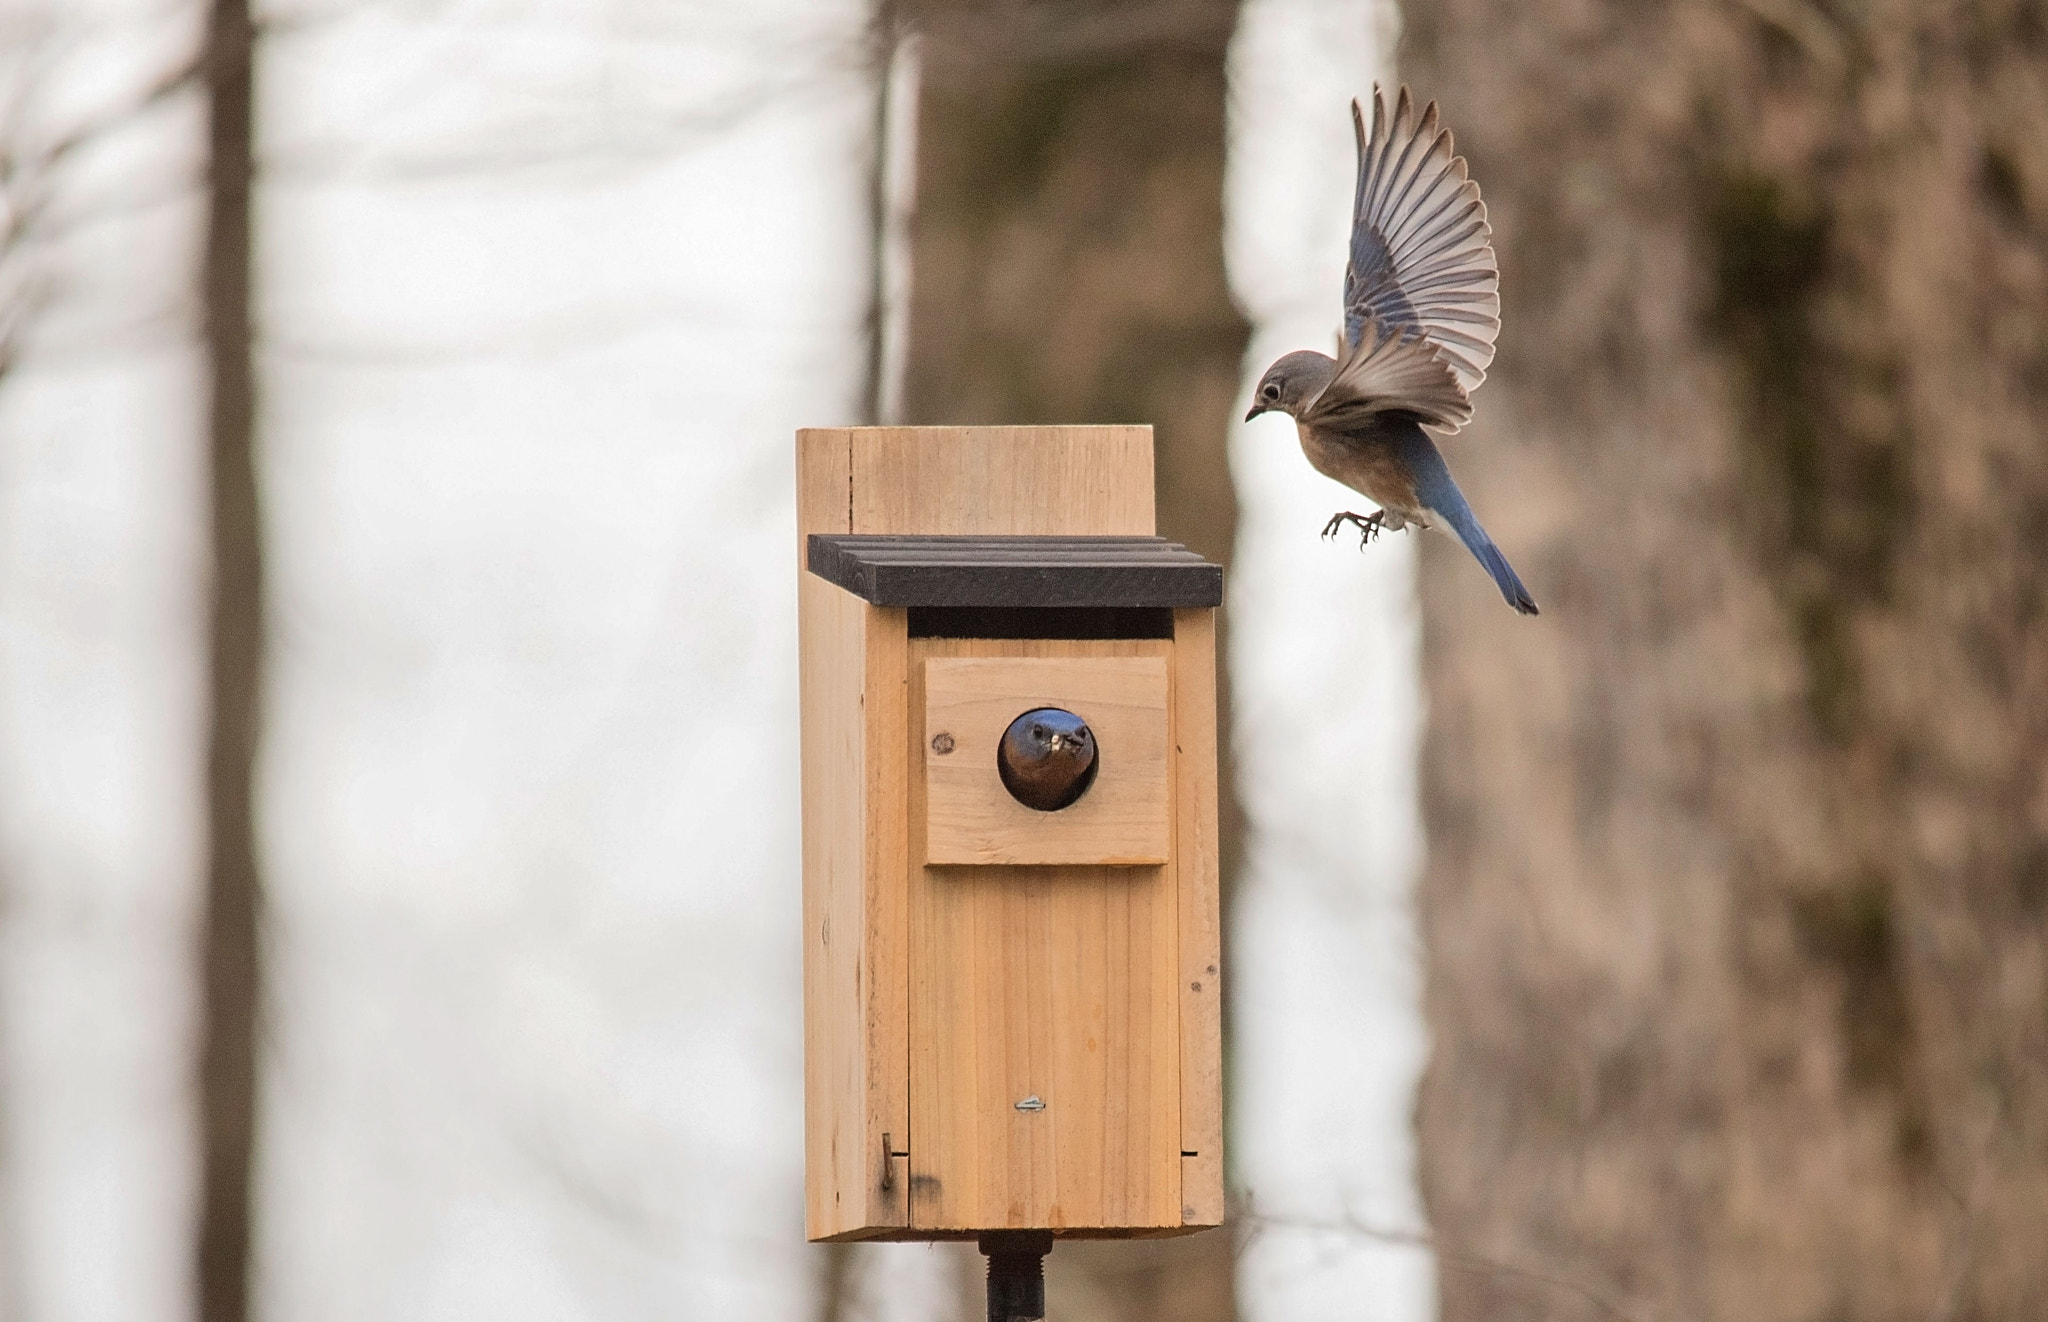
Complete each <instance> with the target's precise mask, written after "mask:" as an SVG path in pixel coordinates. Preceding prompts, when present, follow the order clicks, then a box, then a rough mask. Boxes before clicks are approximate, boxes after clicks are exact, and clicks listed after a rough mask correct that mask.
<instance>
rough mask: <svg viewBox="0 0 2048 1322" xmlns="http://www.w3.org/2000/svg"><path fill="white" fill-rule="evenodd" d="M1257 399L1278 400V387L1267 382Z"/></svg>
mask: <svg viewBox="0 0 2048 1322" xmlns="http://www.w3.org/2000/svg"><path fill="white" fill-rule="evenodd" d="M1259 398H1260V399H1278V398H1280V387H1278V386H1276V385H1274V384H1273V383H1272V382H1271V381H1268V382H1267V383H1266V387H1265V389H1263V390H1261V391H1260V392H1259Z"/></svg>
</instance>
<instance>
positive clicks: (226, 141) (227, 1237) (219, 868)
mask: <svg viewBox="0 0 2048 1322" xmlns="http://www.w3.org/2000/svg"><path fill="white" fill-rule="evenodd" d="M254 46H255V29H254V26H253V24H252V22H251V20H250V13H249V3H248V0H214V3H213V8H212V11H211V14H210V16H209V19H208V24H207V32H206V50H207V62H206V69H205V80H206V87H207V94H208V99H209V111H208V122H207V152H208V161H207V172H206V194H207V198H206V201H207V208H206V236H205V244H206V250H205V255H204V258H203V262H202V270H201V277H200V278H201V290H200V296H201V300H202V304H203V307H204V322H205V326H204V335H205V352H206V363H207V370H208V375H209V378H210V379H209V387H210V391H209V398H208V415H207V434H208V457H209V475H210V479H211V491H212V511H211V526H212V537H213V584H212V589H213V590H212V600H211V612H210V619H209V628H208V632H207V645H208V646H207V673H208V697H209V700H210V703H211V725H210V727H209V731H208V741H207V752H206V812H207V824H206V825H207V831H206V841H207V862H206V888H205V903H204V909H203V911H202V913H201V915H200V949H201V954H200V968H201V980H200V994H201V1006H200V1034H201V1044H200V1057H199V1153H200V1208H199V1244H198V1263H197V1290H198V1303H199V1316H200V1318H201V1319H202V1322H244V1319H246V1318H247V1317H248V1315H249V1242H250V1230H251V1214H250V1201H251V1183H250V1177H251V1173H252V1158H253V1155H254V1151H255V1138H256V1084H257V1074H258V1069H257V1051H256V1040H257V1011H258V1003H259V998H260V992H261V986H262V964H261V958H260V950H261V942H260V932H259V926H260V922H261V912H262V888H261V884H260V881H259V878H258V874H257V860H256V822H255V813H254V802H253V800H254V781H255V767H256V749H257V740H258V732H259V728H260V719H259V718H260V708H261V701H262V687H263V554H262V519H261V511H260V509H259V507H258V499H257V486H256V460H255V415H256V383H255V373H254V364H253V361H252V353H251V348H252V346H251V315H250V292H251V291H250V277H251V249H250V219H251V216H250V210H251V208H250V202H251V198H250V191H251V185H252V181H253V177H254V140H253V128H254V124H253V114H252V112H253V104H252V99H251V98H252V93H253V87H252V81H253V80H252V74H253V63H254V53H255V52H254Z"/></svg>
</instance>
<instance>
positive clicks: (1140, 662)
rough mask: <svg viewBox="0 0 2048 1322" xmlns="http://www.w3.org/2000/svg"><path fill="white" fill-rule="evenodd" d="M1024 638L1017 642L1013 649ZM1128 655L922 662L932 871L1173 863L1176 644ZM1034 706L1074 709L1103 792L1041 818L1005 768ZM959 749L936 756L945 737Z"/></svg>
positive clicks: (1093, 791)
mask: <svg viewBox="0 0 2048 1322" xmlns="http://www.w3.org/2000/svg"><path fill="white" fill-rule="evenodd" d="M1012 641H1013V642H1014V641H1018V640H1012ZM1152 646H1153V648H1155V649H1156V652H1155V654H1152V655H1145V656H1118V657H1102V656H1092V657H1057V656H1055V657H1020V656H1015V655H1011V656H983V657H933V658H931V659H929V660H927V661H926V662H925V663H924V667H925V690H924V692H925V697H924V712H923V715H924V738H923V740H922V741H921V743H920V745H919V747H918V749H917V755H918V761H919V762H921V763H922V764H923V765H922V771H923V775H924V778H925V793H926V798H925V814H924V816H925V848H924V852H923V854H922V856H921V857H922V860H923V861H924V862H926V863H984V864H1015V863H1086V864H1117V865H1128V864H1141V863H1164V862H1166V861H1167V858H1168V856H1169V853H1170V844H1171V835H1172V831H1171V822H1170V820H1169V818H1170V812H1171V802H1170V795H1169V792H1168V784H1167V779H1168V759H1167V739H1168V723H1169V721H1168V687H1167V673H1166V667H1167V653H1168V652H1169V651H1170V650H1171V648H1170V645H1168V644H1166V643H1153V644H1152ZM1034 707H1061V708H1064V709H1066V710H1068V711H1071V712H1073V713H1074V714H1075V715H1077V716H1079V717H1080V718H1081V719H1082V720H1084V721H1086V722H1087V723H1088V726H1089V728H1090V729H1091V730H1093V731H1094V733H1095V743H1096V748H1097V749H1098V750H1099V752H1098V757H1099V761H1098V763H1097V771H1096V775H1095V783H1094V784H1093V785H1092V786H1090V787H1089V790H1088V792H1087V793H1086V794H1085V795H1083V796H1082V797H1081V799H1080V801H1079V802H1077V803H1075V804H1073V805H1072V806H1071V807H1067V808H1063V809H1061V810H1060V811H1058V812H1050V813H1048V812H1037V811H1034V810H1033V809H1030V808H1027V807H1025V806H1024V805H1023V804H1021V803H1019V802H1017V800H1016V799H1014V798H1012V797H1011V796H1010V794H1009V792H1008V791H1007V790H1005V789H1004V788H1003V784H1002V780H1001V778H1000V777H999V776H998V774H997V771H996V746H997V744H998V743H999V742H1000V741H1001V740H1002V737H1003V731H1004V730H1006V729H1008V728H1009V725H1010V722H1011V721H1013V720H1015V719H1016V718H1017V717H1018V716H1019V715H1021V714H1022V713H1024V712H1026V711H1029V710H1031V709H1032V708H1034ZM942 732H943V733H945V734H947V735H949V736H950V738H949V740H948V741H947V742H946V743H945V744H944V747H946V748H947V749H948V750H949V751H947V752H944V753H941V752H939V751H937V749H935V748H934V747H933V741H934V739H936V738H937V736H938V735H939V734H940V733H942Z"/></svg>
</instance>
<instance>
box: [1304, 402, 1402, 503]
mask: <svg viewBox="0 0 2048 1322" xmlns="http://www.w3.org/2000/svg"><path fill="white" fill-rule="evenodd" d="M1295 428H1296V430H1297V431H1299V432H1300V433H1301V449H1302V453H1303V454H1306V455H1307V456H1308V461H1309V463H1310V464H1312V465H1314V466H1315V470H1316V471H1317V472H1318V473H1321V474H1322V475H1323V476H1324V477H1329V478H1335V479H1336V480H1337V481H1339V482H1342V483H1343V484H1344V485H1345V486H1347V487H1350V488H1351V489H1352V490H1353V491H1356V492H1358V493H1359V494H1361V495H1363V496H1366V497H1368V498H1370V499H1371V500H1372V501H1373V502H1374V503H1375V504H1377V505H1379V506H1380V507H1381V508H1382V509H1390V510H1398V511H1400V512H1401V513H1404V514H1416V515H1420V514H1421V513H1422V501H1421V500H1420V498H1418V497H1417V495H1416V494H1415V478H1414V476H1413V475H1412V474H1411V473H1409V471H1408V466H1407V465H1406V464H1404V463H1402V462H1401V460H1400V458H1399V456H1397V455H1396V454H1395V453H1394V449H1393V447H1392V446H1390V445H1386V444H1383V443H1381V442H1378V441H1372V440H1361V439H1359V438H1356V437H1348V436H1332V435H1330V434H1328V433H1326V432H1321V431H1317V430H1315V429H1314V428H1310V427H1304V426H1302V425H1301V424H1300V423H1296V424H1295Z"/></svg>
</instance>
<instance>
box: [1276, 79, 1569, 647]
mask: <svg viewBox="0 0 2048 1322" xmlns="http://www.w3.org/2000/svg"><path fill="white" fill-rule="evenodd" d="M1351 125H1352V129H1353V131H1354V132H1355V133H1356V134H1357V136H1358V187H1357V190H1356V192H1355V193H1354V195H1353V199H1352V204H1351V255H1350V260H1349V262H1348V263H1347V264H1346V265H1345V268H1344V333H1343V335H1342V336H1341V337H1340V339H1339V340H1338V344H1337V356H1336V357H1335V358H1330V357H1326V356H1325V355H1323V354H1319V353H1317V352H1315V351H1314V350H1312V349H1303V350H1299V351H1297V352H1295V353H1290V354H1288V355H1286V356H1285V357H1283V358H1281V359H1280V360H1279V361H1278V362H1276V363H1274V364H1273V365H1272V366H1271V367H1269V368H1267V369H1266V375H1265V376H1264V377H1263V378H1261V379H1260V381H1259V386H1258V392H1257V396H1256V398H1255V399H1254V400H1253V402H1252V409H1251V412H1249V413H1247V414H1245V415H1244V417H1245V421H1246V422H1250V421H1251V420H1252V419H1253V418H1256V417H1258V416H1259V415H1260V414H1261V413H1268V412H1274V411H1277V412H1281V413H1285V414H1287V415H1289V416H1290V417H1292V418H1293V419H1294V425H1295V428H1296V429H1297V430H1298V431H1299V432H1300V433H1301V448H1302V449H1303V451H1305V452H1306V453H1307V455H1308V461H1309V463H1311V464H1313V465H1315V468H1316V470H1317V471H1318V472H1320V473H1322V474H1323V475H1324V476H1326V477H1333V478H1335V479H1336V480H1337V481H1339V482H1342V483H1343V484H1344V485H1345V486H1347V487H1350V488H1351V489H1352V490H1354V491H1357V492H1359V493H1360V494H1362V495H1365V496H1367V497H1369V498H1371V499H1372V500H1373V501H1374V502H1375V503H1377V504H1378V505H1379V509H1378V510H1376V511H1374V512H1373V513H1371V514H1354V513H1352V512H1350V511H1348V510H1347V511H1344V512H1342V513H1338V514H1335V515H1332V516H1331V518H1330V521H1329V523H1327V524H1325V525H1324V526H1323V535H1324V536H1325V537H1330V536H1334V535H1335V534H1336V532H1337V530H1338V529H1339V528H1341V527H1343V526H1344V525H1345V524H1347V523H1350V524H1355V525H1356V526H1357V528H1358V531H1359V546H1360V547H1363V546H1364V545H1365V543H1367V542H1368V541H1370V540H1372V538H1373V537H1374V536H1376V535H1377V534H1378V533H1379V532H1380V531H1381V530H1382V529H1392V530H1396V531H1398V530H1399V529H1402V528H1405V527H1407V526H1408V525H1410V524H1418V525H1420V526H1422V527H1425V528H1432V527H1436V528H1443V529H1445V530H1447V531H1448V532H1450V533H1451V534H1452V535H1453V536H1455V537H1456V538H1457V539H1458V540H1459V541H1461V542H1463V543H1464V544H1465V549H1466V550H1468V551H1470V552H1471V553H1472V554H1473V556H1474V557H1475V558H1477V559H1478V561H1479V563H1480V564H1481V565H1483V566H1484V567H1485V569H1486V572H1487V573H1488V574H1490V575H1492V577H1493V581H1494V583H1495V584H1496V585H1498V586H1499V588H1500V593H1501V595H1502V596H1503V597H1505V598H1507V602H1508V605H1510V606H1513V607H1514V608H1515V609H1516V610H1518V611H1520V612H1521V613H1522V614H1524V615H1534V614H1535V613H1536V601H1535V598H1533V597H1531V596H1530V595H1529V589H1527V588H1525V587H1523V586H1522V580H1521V579H1519V578H1517V577H1516V576H1515V571H1514V569H1513V567H1511V566H1510V565H1509V564H1508V560H1507V557H1506V556H1504V555H1502V554H1501V552H1500V548H1499V547H1497V546H1495V545H1494V544H1493V539H1492V538H1491V537H1488V536H1487V535H1486V529H1484V528H1482V527H1480V526H1479V519H1478V518H1477V516H1475V515H1474V514H1473V513H1472V506H1471V505H1470V504H1468V503H1466V500H1465V493H1464V492H1462V491H1460V490H1458V484H1457V483H1456V482H1454V481H1452V480H1451V470H1450V469H1449V468H1448V467H1446V466H1445V464H1444V458H1443V456H1442V455H1441V454H1439V453H1437V448H1436V445H1435V443H1434V442H1432V441H1431V440H1430V438H1429V434H1428V432H1426V431H1424V430H1423V429H1424V428H1425V427H1428V428H1433V429H1435V430H1436V431H1439V432H1442V433H1446V434H1448V433H1451V432H1455V431H1457V430H1458V429H1459V428H1460V427H1462V426H1464V425H1465V423H1466V422H1468V421H1470V420H1471V417H1472V392H1473V391H1474V390H1477V389H1478V388H1479V383H1480V382H1481V381H1484V380H1485V379H1486V367H1487V364H1488V363H1491V362H1492V361H1493V341H1494V337H1495V336H1496V335H1498V334H1499V333H1500V268H1499V267H1498V266H1497V265H1495V263H1494V257H1493V245H1492V244H1491V243H1490V242H1488V241H1487V236H1488V235H1489V234H1491V233H1492V232H1493V229H1492V227H1491V226H1490V225H1488V224H1487V223H1486V204H1485V203H1484V202H1481V201H1480V200H1479V185H1478V184H1476V183H1474V182H1472V180H1471V179H1469V178H1467V177H1466V174H1465V158H1464V157H1462V156H1459V155H1457V154H1456V152H1455V151H1454V150H1453V148H1452V143H1451V133H1450V130H1449V129H1446V128H1442V127H1441V126H1440V125H1439V124H1438V122H1437V111H1436V102H1434V101H1432V102H1430V103H1429V105H1428V106H1427V107H1425V108H1424V109H1423V111H1422V114H1421V115H1420V117H1418V116H1417V115H1416V113H1415V102H1414V101H1413V100H1412V99H1411V98H1410V97H1409V95H1408V89H1407V88H1406V87H1403V88H1402V89H1401V94H1400V96H1399V97H1398V98H1397V99H1396V101H1395V105H1394V114H1393V117H1392V118H1391V119H1389V118H1388V116H1387V107H1386V102H1385V100H1384V99H1383V98H1382V97H1381V95H1380V90H1379V88H1378V87H1374V88H1373V92H1372V131H1371V133H1367V132H1366V127H1365V116H1364V115H1363V114H1362V113H1361V112H1360V110H1359V107H1358V103H1357V102H1356V101H1353V102H1352V103H1351Z"/></svg>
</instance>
